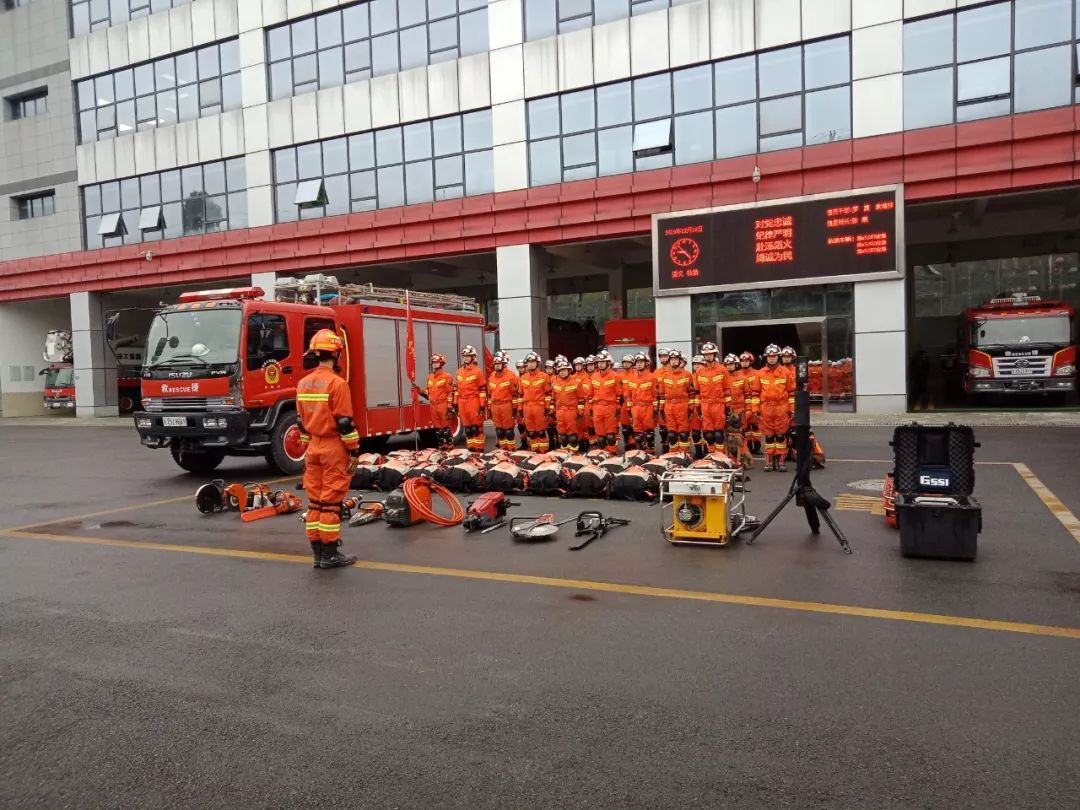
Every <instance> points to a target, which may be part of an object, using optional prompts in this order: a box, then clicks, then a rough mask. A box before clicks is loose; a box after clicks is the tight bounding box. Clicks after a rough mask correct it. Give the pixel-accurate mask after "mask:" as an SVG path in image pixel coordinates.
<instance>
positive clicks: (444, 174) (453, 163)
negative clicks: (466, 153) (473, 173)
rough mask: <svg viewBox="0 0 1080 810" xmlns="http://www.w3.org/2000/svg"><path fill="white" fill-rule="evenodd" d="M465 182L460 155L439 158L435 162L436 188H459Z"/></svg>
mask: <svg viewBox="0 0 1080 810" xmlns="http://www.w3.org/2000/svg"><path fill="white" fill-rule="evenodd" d="M463 182H465V176H464V174H462V159H461V156H460V155H454V156H453V157H445V158H439V159H438V160H436V161H435V186H436V187H442V186H457V185H461V184H462V183H463Z"/></svg>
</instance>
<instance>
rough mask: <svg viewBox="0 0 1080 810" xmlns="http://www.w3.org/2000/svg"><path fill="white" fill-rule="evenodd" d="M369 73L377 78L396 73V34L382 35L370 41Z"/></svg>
mask: <svg viewBox="0 0 1080 810" xmlns="http://www.w3.org/2000/svg"><path fill="white" fill-rule="evenodd" d="M371 71H372V73H374V74H375V75H377V76H381V75H384V74H387V73H397V72H398V42H397V34H384V35H383V36H381V37H376V38H375V39H373V40H372V41H371Z"/></svg>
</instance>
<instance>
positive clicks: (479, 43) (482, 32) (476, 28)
mask: <svg viewBox="0 0 1080 810" xmlns="http://www.w3.org/2000/svg"><path fill="white" fill-rule="evenodd" d="M487 49H488V12H487V8H482V9H480V10H479V11H473V12H471V13H469V14H462V15H461V53H462V55H463V56H464V55H466V54H471V53H483V52H484V51H486V50H487Z"/></svg>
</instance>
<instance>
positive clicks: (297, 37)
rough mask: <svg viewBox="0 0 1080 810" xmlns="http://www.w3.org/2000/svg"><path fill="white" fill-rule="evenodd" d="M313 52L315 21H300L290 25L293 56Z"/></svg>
mask: <svg viewBox="0 0 1080 810" xmlns="http://www.w3.org/2000/svg"><path fill="white" fill-rule="evenodd" d="M314 50H315V20H313V19H310V18H308V19H306V20H300V21H299V22H295V23H293V24H292V52H293V56H297V55H299V54H303V53H311V52H312V51H314Z"/></svg>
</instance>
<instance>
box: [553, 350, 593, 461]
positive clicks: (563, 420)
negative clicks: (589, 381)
mask: <svg viewBox="0 0 1080 810" xmlns="http://www.w3.org/2000/svg"><path fill="white" fill-rule="evenodd" d="M551 398H552V401H553V402H554V404H555V430H556V434H557V435H558V441H559V446H560V447H561V448H562V449H563V450H568V451H570V452H577V449H578V441H579V439H578V433H577V432H578V426H579V425H580V419H581V416H582V414H584V413H585V403H586V402H588V399H589V395H588V392H586V390H585V385H584V384H583V383H582V382H581V379H580V378H579V377H578V375H576V374H574V369H573V367H572V366H571V365H570V364H569V363H568V362H566V361H565V360H563V361H561V362H560V363H559V364H558V365H557V366H556V367H555V379H554V380H552V381H551Z"/></svg>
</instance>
